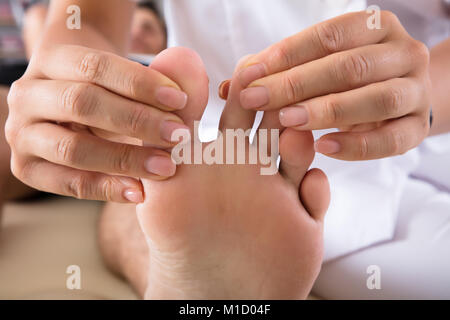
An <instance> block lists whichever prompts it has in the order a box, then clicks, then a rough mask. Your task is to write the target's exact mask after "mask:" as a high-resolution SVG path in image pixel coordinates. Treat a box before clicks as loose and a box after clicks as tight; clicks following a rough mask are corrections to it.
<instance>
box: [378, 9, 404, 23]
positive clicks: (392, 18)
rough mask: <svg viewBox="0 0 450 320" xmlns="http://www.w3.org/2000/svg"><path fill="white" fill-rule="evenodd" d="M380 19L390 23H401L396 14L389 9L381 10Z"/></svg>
mask: <svg viewBox="0 0 450 320" xmlns="http://www.w3.org/2000/svg"><path fill="white" fill-rule="evenodd" d="M381 19H383V20H384V21H387V22H388V23H389V24H390V25H401V24H400V20H399V19H398V17H397V15H396V14H395V13H393V12H392V11H389V10H382V11H381Z"/></svg>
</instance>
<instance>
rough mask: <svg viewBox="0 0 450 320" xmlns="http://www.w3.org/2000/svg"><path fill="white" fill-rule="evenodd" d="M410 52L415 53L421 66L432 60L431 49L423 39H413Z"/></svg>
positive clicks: (416, 59)
mask: <svg viewBox="0 0 450 320" xmlns="http://www.w3.org/2000/svg"><path fill="white" fill-rule="evenodd" d="M409 46H410V48H409V52H411V54H412V55H413V58H414V61H415V62H418V63H419V64H420V65H421V66H423V65H427V64H428V63H429V61H430V50H429V49H428V47H427V46H426V45H425V44H424V43H423V42H421V41H418V40H415V39H411V41H410V45H409Z"/></svg>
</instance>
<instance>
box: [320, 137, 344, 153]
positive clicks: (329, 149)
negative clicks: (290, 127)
mask: <svg viewBox="0 0 450 320" xmlns="http://www.w3.org/2000/svg"><path fill="white" fill-rule="evenodd" d="M314 149H315V150H316V152H319V153H323V154H335V153H338V152H339V151H341V145H340V144H339V143H338V142H337V141H334V140H323V141H322V140H319V141H316V142H315V143H314Z"/></svg>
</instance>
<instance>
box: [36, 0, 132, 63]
mask: <svg viewBox="0 0 450 320" xmlns="http://www.w3.org/2000/svg"><path fill="white" fill-rule="evenodd" d="M74 4H75V5H78V6H79V7H80V9H81V13H80V14H81V16H80V18H81V29H80V30H77V29H73V30H71V29H69V28H67V26H66V21H67V19H68V18H69V16H70V14H68V13H67V8H68V7H69V6H70V5H74ZM133 9H134V4H133V2H131V1H129V0H108V1H92V0H77V1H73V0H72V1H71V0H58V1H52V2H51V4H50V8H49V13H48V21H47V24H46V27H45V29H44V33H43V37H42V38H41V42H40V46H41V47H48V46H52V45H56V44H72V45H82V46H85V47H89V48H93V49H99V50H104V51H110V52H115V53H117V54H121V55H123V54H125V53H126V51H127V46H128V36H129V26H130V22H131V18H132V14H133ZM100 17H101V19H100Z"/></svg>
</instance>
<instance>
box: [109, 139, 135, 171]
mask: <svg viewBox="0 0 450 320" xmlns="http://www.w3.org/2000/svg"><path fill="white" fill-rule="evenodd" d="M115 151H116V153H115V154H114V155H113V164H112V166H113V170H114V171H115V172H116V173H119V174H128V173H130V171H131V169H132V165H131V163H132V156H133V148H132V146H131V145H126V144H124V145H120V146H118V147H117V149H116V150H115Z"/></svg>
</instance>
